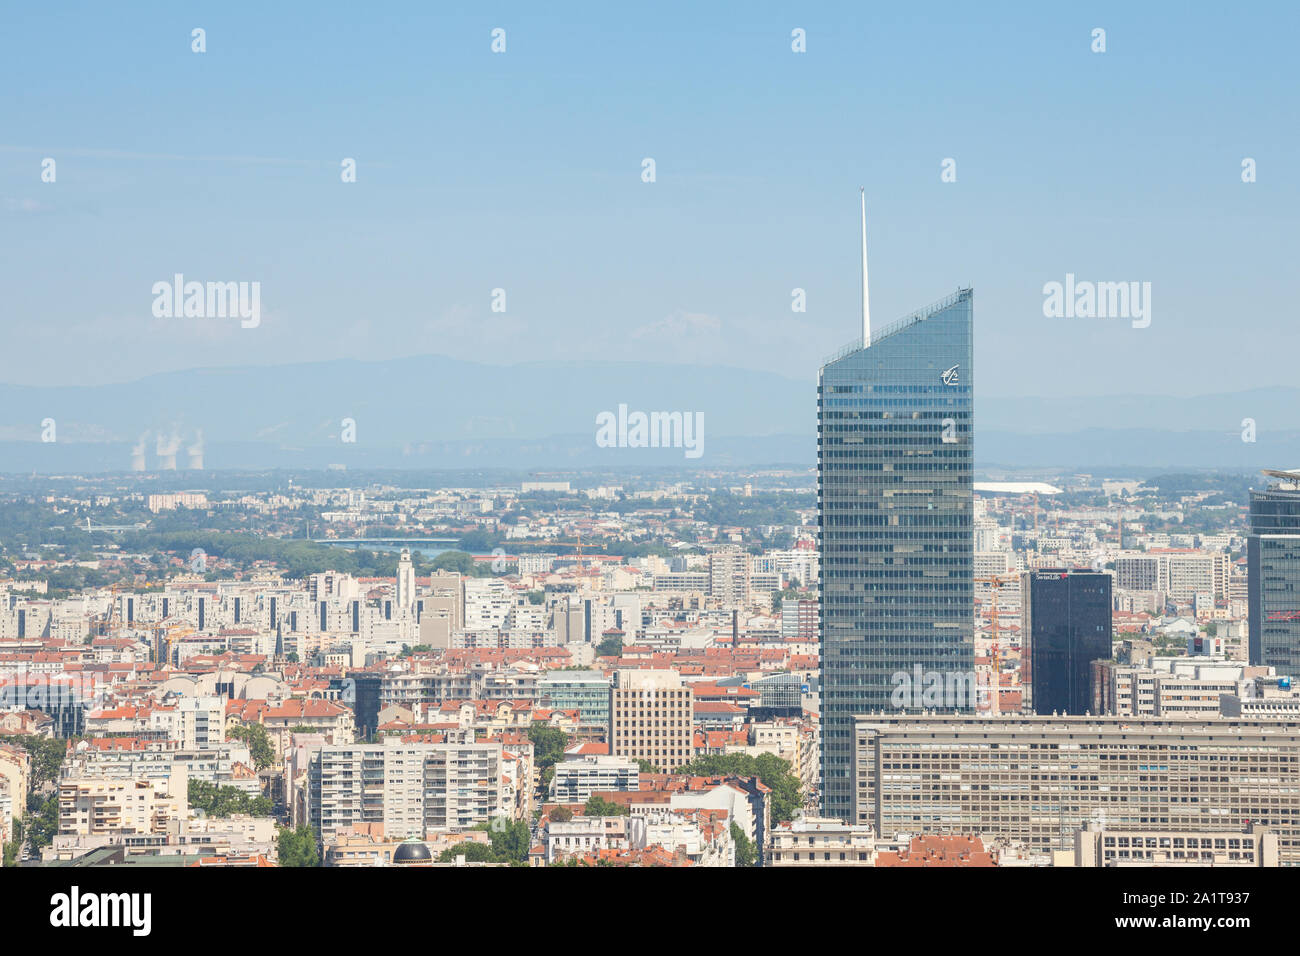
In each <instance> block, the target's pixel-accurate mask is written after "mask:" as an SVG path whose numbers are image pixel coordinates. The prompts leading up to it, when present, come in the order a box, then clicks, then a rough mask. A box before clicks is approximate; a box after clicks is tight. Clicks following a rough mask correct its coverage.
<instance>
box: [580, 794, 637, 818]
mask: <svg viewBox="0 0 1300 956" xmlns="http://www.w3.org/2000/svg"><path fill="white" fill-rule="evenodd" d="M631 812H632V810H631V808H629V807H625V806H623V804H621V803H611V802H610V801H608V800H606V799H604V798H603V797H601V796H599V795H598V794H594V793H593V794H592V795H591V797H590V798H589V799H588V800H587V803H586V806H584V807H583V808H582V813H583V816H588V817H625V816H628V815H629V814H631Z"/></svg>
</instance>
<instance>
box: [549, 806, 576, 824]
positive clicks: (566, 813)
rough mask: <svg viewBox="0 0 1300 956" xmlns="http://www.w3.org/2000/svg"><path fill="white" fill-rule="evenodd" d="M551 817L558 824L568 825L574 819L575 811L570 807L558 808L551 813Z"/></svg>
mask: <svg viewBox="0 0 1300 956" xmlns="http://www.w3.org/2000/svg"><path fill="white" fill-rule="evenodd" d="M550 817H551V819H552V820H554V821H555V822H556V823H568V822H569V821H570V820H572V819H573V811H572V810H570V809H569V808H568V807H556V808H555V809H553V810H552V811H551V813H550Z"/></svg>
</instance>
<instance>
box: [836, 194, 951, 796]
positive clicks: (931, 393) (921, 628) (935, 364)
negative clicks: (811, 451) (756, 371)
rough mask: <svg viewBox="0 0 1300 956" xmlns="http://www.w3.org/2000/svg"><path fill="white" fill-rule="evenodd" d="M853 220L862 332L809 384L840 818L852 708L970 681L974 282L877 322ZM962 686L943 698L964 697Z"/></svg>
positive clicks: (891, 705)
mask: <svg viewBox="0 0 1300 956" xmlns="http://www.w3.org/2000/svg"><path fill="white" fill-rule="evenodd" d="M863 222H864V227H863V258H862V269H863V283H862V286H863V288H862V294H863V308H862V312H863V316H862V324H863V333H862V338H861V339H860V340H858V341H856V342H854V343H852V344H851V345H850V346H848V347H846V348H845V349H842V350H841V351H840V353H839V354H837V355H836V356H835V357H834V358H832V359H831V360H830V361H828V362H827V364H826V365H825V366H823V368H822V369H821V373H820V379H819V384H818V389H817V507H818V526H819V530H820V539H821V540H820V547H821V620H820V631H821V635H820V643H821V669H822V682H821V691H822V747H823V753H822V759H823V763H822V800H823V811H824V812H825V813H826V815H828V816H832V817H838V818H840V819H848V816H849V813H850V809H851V799H852V792H851V791H852V783H853V782H852V780H851V779H850V768H851V764H852V752H853V718H854V716H855V715H858V714H864V713H867V712H869V711H873V710H897V709H898V708H899V706H900V703H899V701H900V698H899V696H898V694H897V693H896V691H898V690H899V689H900V684H901V683H905V682H909V681H912V680H913V675H921V676H922V678H923V679H924V680H927V681H931V680H938V681H939V682H941V683H942V684H943V685H944V686H946V687H953V686H956V687H958V688H965V687H973V686H974V682H973V679H972V673H973V670H974V636H973V618H974V593H973V582H972V550H971V548H972V528H973V525H972V521H973V515H972V502H973V487H972V477H973V476H972V464H973V457H974V456H973V443H972V425H973V419H972V398H971V396H972V386H973V377H972V357H973V349H972V326H973V299H972V292H971V290H970V289H960V290H958V291H957V292H956V293H954V294H953V295H950V296H948V297H947V298H946V299H943V300H941V301H939V302H937V303H935V304H933V305H931V306H928V307H927V308H924V309H922V310H920V311H918V312H915V313H913V314H912V315H910V316H907V317H906V318H904V319H902V320H900V321H898V322H895V323H893V324H892V325H889V326H887V327H885V328H883V329H880V330H878V331H876V332H874V333H873V332H872V331H871V324H870V312H869V303H868V299H867V295H868V293H867V282H866V229H865V209H864V214H863ZM918 665H919V670H918V669H917V668H918ZM913 690H917V689H915V688H914V689H913ZM958 696H959V697H960V698H962V699H956V700H949V699H944V700H943V701H942V707H943V709H944V710H955V709H960V710H964V709H971V708H973V707H974V703H975V702H974V700H970V699H965V698H966V697H967V695H966V694H964V693H963V694H959V695H958ZM913 700H915V697H914V696H913V695H905V701H906V703H904V704H903V706H909V705H910V703H911V701H913Z"/></svg>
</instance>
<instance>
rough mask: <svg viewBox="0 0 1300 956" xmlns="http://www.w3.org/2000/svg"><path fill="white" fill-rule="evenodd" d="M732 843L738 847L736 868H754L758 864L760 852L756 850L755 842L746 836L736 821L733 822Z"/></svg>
mask: <svg viewBox="0 0 1300 956" xmlns="http://www.w3.org/2000/svg"><path fill="white" fill-rule="evenodd" d="M731 842H732V843H734V844H735V845H736V866H753V865H754V864H756V863H757V862H758V851H757V850H755V849H754V841H753V840H751V839H750V838H749V837H748V835H746V833H745V831H744V830H742V829H741V828H740V825H739V824H737V823H736V821H735V820H733V821H731Z"/></svg>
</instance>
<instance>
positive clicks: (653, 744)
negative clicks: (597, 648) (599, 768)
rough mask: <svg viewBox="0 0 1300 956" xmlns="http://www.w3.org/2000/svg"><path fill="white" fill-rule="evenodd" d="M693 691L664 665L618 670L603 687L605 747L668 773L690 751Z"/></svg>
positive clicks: (678, 675) (682, 761)
mask: <svg viewBox="0 0 1300 956" xmlns="http://www.w3.org/2000/svg"><path fill="white" fill-rule="evenodd" d="M694 720H695V697H694V694H693V693H692V692H691V689H690V688H689V687H688V686H686V684H684V683H683V681H682V678H681V675H680V674H678V673H677V672H676V671H670V670H620V671H618V672H617V673H616V675H615V679H614V683H613V685H612V686H611V687H610V691H609V752H610V754H611V755H612V756H615V757H626V758H628V759H630V760H646V761H649V762H650V763H651V764H653V765H654V766H655V767H658V768H659V769H660V770H662V771H665V772H668V773H671V772H672V771H674V770H676V769H677V768H678V767H680V766H681V765H682V764H684V763H689V762H690V761H691V758H692V757H693V756H694V749H693V748H694V734H693V727H694Z"/></svg>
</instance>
